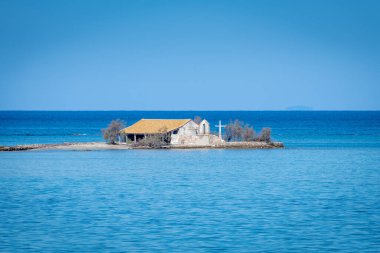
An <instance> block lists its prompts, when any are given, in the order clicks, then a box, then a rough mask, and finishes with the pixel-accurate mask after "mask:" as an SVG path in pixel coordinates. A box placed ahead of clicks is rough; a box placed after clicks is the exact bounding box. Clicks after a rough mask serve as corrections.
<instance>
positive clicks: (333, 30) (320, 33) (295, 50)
mask: <svg viewBox="0 0 380 253" xmlns="http://www.w3.org/2000/svg"><path fill="white" fill-rule="evenodd" d="M379 13H380V1H368V0H367V1H348V0H340V1H334V0H329V1H323V0H320V1H304V0H302V1H297V0H291V1H285V0H278V1H271V0H265V1H264V0H263V1H253V0H252V1H249V0H247V1H239V0H234V1H232V0H231V1H221V0H217V1H157V0H156V1H144V0H140V1H116V0H115V1H94V0H92V1H73V0H68V1H38V0H36V1H17V0H9V1H5V0H3V1H1V2H0V34H1V35H0V36H1V37H0V110H283V109H286V108H288V107H291V106H299V105H300V106H307V107H311V108H313V109H315V110H379V109H380V95H379V94H380V29H379V27H380V15H379Z"/></svg>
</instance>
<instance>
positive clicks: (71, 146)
mask: <svg viewBox="0 0 380 253" xmlns="http://www.w3.org/2000/svg"><path fill="white" fill-rule="evenodd" d="M283 147H284V145H283V144H282V143H281V142H273V143H266V142H227V143H225V144H221V145H217V146H194V145H175V146H174V145H170V146H165V147H162V148H164V149H213V148H218V149H232V148H233V149H271V148H283ZM124 149H151V148H149V147H132V146H131V145H127V144H115V145H110V144H106V143H104V142H75V143H74V142H70V143H62V144H30V145H18V146H0V151H25V150H74V151H91V150H124Z"/></svg>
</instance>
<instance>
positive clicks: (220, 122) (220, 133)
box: [215, 120, 226, 139]
mask: <svg viewBox="0 0 380 253" xmlns="http://www.w3.org/2000/svg"><path fill="white" fill-rule="evenodd" d="M215 126H216V127H219V139H222V127H226V125H222V121H221V120H219V125H215Z"/></svg>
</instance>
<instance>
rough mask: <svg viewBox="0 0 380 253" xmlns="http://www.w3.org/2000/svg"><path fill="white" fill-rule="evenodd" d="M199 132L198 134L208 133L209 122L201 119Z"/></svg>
mask: <svg viewBox="0 0 380 253" xmlns="http://www.w3.org/2000/svg"><path fill="white" fill-rule="evenodd" d="M199 133H200V134H210V123H208V121H207V120H205V119H204V120H202V122H201V123H200V124H199Z"/></svg>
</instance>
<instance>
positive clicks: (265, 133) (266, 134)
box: [255, 128, 272, 143]
mask: <svg viewBox="0 0 380 253" xmlns="http://www.w3.org/2000/svg"><path fill="white" fill-rule="evenodd" d="M255 140H256V141H265V142H268V143H269V142H271V141H272V140H271V129H270V128H263V129H262V130H261V133H260V134H259V136H257V137H256V138H255Z"/></svg>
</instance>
